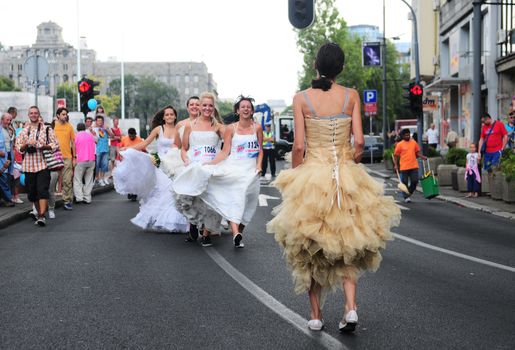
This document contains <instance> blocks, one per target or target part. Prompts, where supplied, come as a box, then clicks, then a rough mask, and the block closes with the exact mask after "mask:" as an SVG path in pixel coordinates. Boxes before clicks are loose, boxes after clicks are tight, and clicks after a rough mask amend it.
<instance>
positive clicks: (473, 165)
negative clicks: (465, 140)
mask: <svg viewBox="0 0 515 350" xmlns="http://www.w3.org/2000/svg"><path fill="white" fill-rule="evenodd" d="M478 158H479V155H478V153H477V148H476V145H475V144H474V143H471V144H470V146H469V153H468V154H467V163H466V167H465V180H467V191H468V195H467V196H466V197H467V198H470V197H474V198H475V197H477V196H478V195H479V192H481V175H480V174H479V166H478V165H479V161H478Z"/></svg>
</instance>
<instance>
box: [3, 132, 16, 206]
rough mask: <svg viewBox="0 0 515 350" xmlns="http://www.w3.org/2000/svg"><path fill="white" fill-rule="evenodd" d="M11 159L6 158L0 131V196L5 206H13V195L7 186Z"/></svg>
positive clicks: (6, 153)
mask: <svg viewBox="0 0 515 350" xmlns="http://www.w3.org/2000/svg"><path fill="white" fill-rule="evenodd" d="M10 165H11V161H10V159H9V158H8V150H7V148H6V142H5V139H4V133H3V132H0V198H1V199H3V200H4V201H5V206H7V207H14V202H13V195H12V193H11V188H10V186H9V177H8V176H7V174H8V172H9V167H10Z"/></svg>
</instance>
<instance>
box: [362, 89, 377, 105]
mask: <svg viewBox="0 0 515 350" xmlns="http://www.w3.org/2000/svg"><path fill="white" fill-rule="evenodd" d="M363 102H365V103H376V102H377V90H365V91H363Z"/></svg>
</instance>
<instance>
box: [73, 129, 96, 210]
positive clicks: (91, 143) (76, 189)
mask: <svg viewBox="0 0 515 350" xmlns="http://www.w3.org/2000/svg"><path fill="white" fill-rule="evenodd" d="M75 152H76V153H75V154H76V164H75V174H74V175H73V193H74V194H75V200H76V201H77V203H86V204H89V203H91V191H92V190H93V183H94V177H93V173H94V171H95V138H94V137H93V135H92V134H91V133H90V132H89V131H86V125H85V124H84V123H79V124H77V135H76V136H75Z"/></svg>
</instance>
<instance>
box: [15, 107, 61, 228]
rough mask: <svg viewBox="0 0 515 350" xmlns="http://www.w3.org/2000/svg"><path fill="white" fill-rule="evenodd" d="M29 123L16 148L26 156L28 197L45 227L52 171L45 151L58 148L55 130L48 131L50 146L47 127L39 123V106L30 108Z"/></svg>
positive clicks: (24, 164) (38, 223)
mask: <svg viewBox="0 0 515 350" xmlns="http://www.w3.org/2000/svg"><path fill="white" fill-rule="evenodd" d="M28 115H29V123H27V125H26V126H25V127H24V128H23V130H22V131H21V132H20V134H19V135H18V137H17V138H16V148H17V149H18V151H19V152H20V153H21V154H23V155H24V157H23V162H22V170H23V172H24V173H25V183H26V187H27V192H28V193H27V195H28V198H29V201H31V202H32V203H33V204H34V205H35V207H36V210H37V213H38V214H37V218H35V219H36V224H37V225H39V226H45V225H46V220H45V214H46V211H47V207H48V197H49V193H48V188H49V186H50V171H49V170H48V169H47V166H46V162H45V159H44V157H43V150H55V149H57V147H58V144H57V140H56V138H55V134H54V130H52V129H50V130H49V131H48V138H49V140H48V144H47V142H46V141H47V140H46V130H45V128H46V126H45V125H44V124H43V123H41V122H40V121H39V117H40V112H39V108H38V107H37V106H31V107H30V108H29V113H28Z"/></svg>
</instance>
